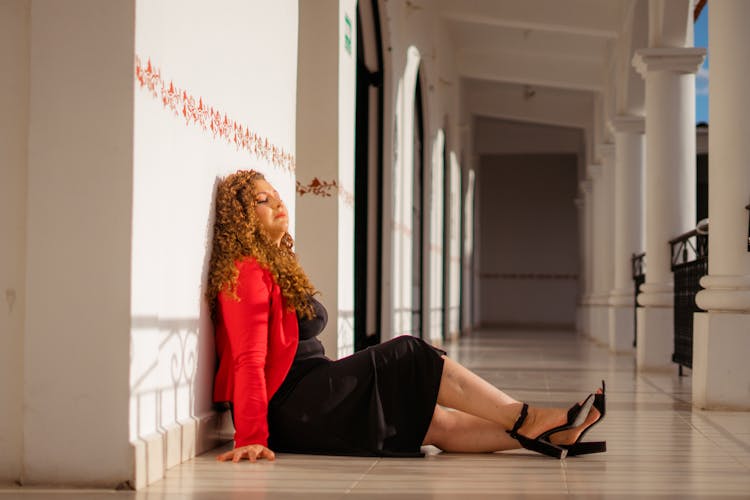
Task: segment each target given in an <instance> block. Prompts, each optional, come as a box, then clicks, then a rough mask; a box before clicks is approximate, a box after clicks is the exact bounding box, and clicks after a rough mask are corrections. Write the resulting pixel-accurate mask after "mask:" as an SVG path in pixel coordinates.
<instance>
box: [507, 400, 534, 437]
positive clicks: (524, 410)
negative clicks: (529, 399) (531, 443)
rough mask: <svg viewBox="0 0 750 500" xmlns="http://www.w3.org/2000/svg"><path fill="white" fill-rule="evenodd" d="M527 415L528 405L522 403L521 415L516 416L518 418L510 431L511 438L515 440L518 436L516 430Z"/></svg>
mask: <svg viewBox="0 0 750 500" xmlns="http://www.w3.org/2000/svg"><path fill="white" fill-rule="evenodd" d="M528 414H529V405H528V404H526V403H524V404H523V407H522V408H521V414H520V415H518V418H517V419H516V423H515V424H514V425H513V428H512V429H511V430H510V435H511V437H513V438H515V437H516V436H517V435H518V429H520V428H521V426H522V425H523V423H524V421H525V420H526V415H528Z"/></svg>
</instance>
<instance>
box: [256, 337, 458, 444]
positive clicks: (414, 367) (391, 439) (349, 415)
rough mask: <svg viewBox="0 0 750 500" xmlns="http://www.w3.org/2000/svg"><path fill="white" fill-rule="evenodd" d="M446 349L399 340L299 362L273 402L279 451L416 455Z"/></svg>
mask: <svg viewBox="0 0 750 500" xmlns="http://www.w3.org/2000/svg"><path fill="white" fill-rule="evenodd" d="M443 354H445V353H444V352H443V351H441V350H439V349H436V348H435V347H433V346H431V345H429V344H427V343H426V342H424V341H423V340H421V339H419V338H416V337H411V336H401V337H397V338H395V339H393V340H390V341H388V342H384V343H382V344H378V345H376V346H373V347H369V348H367V349H365V350H363V351H359V352H356V353H354V354H353V355H351V356H348V357H346V358H342V359H340V360H338V361H331V360H329V359H326V358H313V359H308V360H304V361H302V362H295V363H294V365H293V366H292V369H291V370H290V372H289V374H288V375H287V377H286V379H285V380H284V383H283V384H282V386H281V388H280V389H279V390H278V391H277V392H276V393H275V394H274V396H273V398H271V401H270V402H269V408H268V425H269V433H270V437H269V447H270V448H271V449H272V450H274V451H279V452H289V453H310V454H326V455H354V456H399V457H419V456H422V455H423V454H422V453H421V452H420V446H421V445H422V442H423V440H424V437H425V435H426V434H427V429H428V427H429V425H430V422H431V421H432V415H433V413H434V411H435V405H436V403H437V395H438V390H439V389H440V379H441V377H442V373H443V358H442V357H441V355H443Z"/></svg>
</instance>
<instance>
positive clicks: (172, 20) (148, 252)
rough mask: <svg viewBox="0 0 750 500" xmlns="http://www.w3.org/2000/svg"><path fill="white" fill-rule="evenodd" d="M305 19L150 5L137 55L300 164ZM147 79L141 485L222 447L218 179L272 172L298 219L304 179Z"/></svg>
mask: <svg viewBox="0 0 750 500" xmlns="http://www.w3.org/2000/svg"><path fill="white" fill-rule="evenodd" d="M297 15H298V10H297V2H296V1H292V0H286V1H281V2H273V3H270V4H269V3H268V2H263V1H260V0H257V1H250V2H248V1H245V0H222V1H219V2H213V3H212V4H211V5H210V6H208V5H207V4H206V3H205V2H202V1H199V0H190V1H185V0H164V1H160V2H152V1H148V0H139V1H138V2H137V3H136V37H135V53H136V57H137V60H139V61H140V65H141V67H142V68H144V69H145V68H147V65H148V62H149V61H150V62H151V64H152V70H153V71H152V72H155V71H156V69H157V68H158V71H159V72H160V77H161V82H163V83H164V86H165V89H166V90H168V88H169V85H170V84H172V85H173V86H175V87H177V88H179V90H180V92H181V91H184V92H185V93H186V94H187V95H188V96H192V97H193V98H194V103H193V104H194V105H196V106H197V105H199V103H200V102H202V104H203V106H204V107H212V108H214V109H215V110H217V111H218V112H219V113H220V116H221V119H222V120H223V119H224V117H225V116H226V117H227V119H228V120H229V121H230V122H232V121H233V122H235V123H237V124H238V125H241V126H242V127H243V129H249V130H251V131H252V132H254V133H255V134H257V135H259V136H261V137H262V138H263V140H265V139H267V140H268V141H269V143H270V144H272V145H275V146H277V147H278V148H281V149H283V150H284V151H285V152H287V153H291V154H293V153H294V149H295V115H296V86H297ZM136 76H137V75H134V74H132V72H131V75H130V81H129V82H130V85H131V86H132V87H133V88H134V92H135V125H134V127H135V132H134V159H133V239H132V254H133V255H132V291H131V301H132V302H131V310H130V313H131V316H132V338H131V345H130V349H131V360H130V426H129V435H130V438H131V439H132V440H134V442H135V443H136V446H137V457H138V463H139V470H138V476H139V477H138V481H139V485H140V484H143V477H144V475H145V478H146V479H145V482H151V481H153V480H154V479H158V478H159V477H160V476H161V474H162V473H163V470H164V469H166V468H168V467H170V466H172V465H175V464H176V463H179V462H180V461H182V460H184V459H186V458H189V457H190V456H191V455H193V454H195V453H196V452H201V451H202V449H203V448H205V447H206V446H210V444H211V443H212V442H213V441H211V440H210V439H208V441H206V442H204V441H205V440H206V439H207V436H206V432H210V426H208V425H207V422H209V421H210V419H211V415H212V412H211V398H212V385H213V375H214V346H213V329H212V326H211V320H210V314H209V311H208V309H207V305H206V302H205V300H204V298H203V293H204V287H205V279H206V273H207V270H208V261H209V258H210V245H211V237H212V224H213V203H214V197H213V195H214V190H215V185H216V182H217V179H218V177H220V176H223V175H226V174H228V173H231V172H233V171H235V170H238V169H250V168H254V169H257V170H260V171H262V172H263V173H264V174H266V177H267V179H268V180H269V182H271V183H272V184H273V185H274V186H275V187H276V189H278V190H279V192H280V193H281V196H282V198H283V200H284V202H285V203H286V204H287V206H288V207H289V210H290V212H292V211H294V208H295V185H294V182H295V175H294V172H292V171H290V170H288V169H285V168H283V166H279V165H276V164H274V163H273V162H272V161H270V160H269V159H268V158H265V157H263V156H261V155H259V154H257V153H254V152H253V151H252V150H248V149H245V148H243V147H241V146H238V145H237V143H236V142H235V141H234V137H235V133H234V131H232V132H231V133H230V134H229V135H228V136H227V137H226V138H225V137H222V135H221V134H220V133H219V134H217V133H215V132H213V131H212V130H211V129H210V127H209V128H206V127H204V126H201V124H200V122H199V121H196V120H188V119H186V118H185V116H184V115H183V114H182V109H183V104H184V102H183V101H182V100H180V99H179V97H178V104H177V106H176V108H175V109H176V110H177V112H174V111H173V110H172V109H171V108H170V106H169V105H168V104H165V103H164V101H163V100H162V98H163V93H162V87H161V85H160V84H159V85H157V88H156V89H155V92H152V91H150V90H149V88H148V85H147V84H145V85H142V84H141V82H140V81H139V80H138V79H137V78H136ZM145 81H148V78H147V77H145ZM179 95H180V93H179V92H178V96H179ZM208 125H210V124H208ZM292 223H293V221H292ZM291 230H292V231H293V230H294V228H292V229H291ZM202 425H203V427H208V430H206V429H203V430H202V427H201V426H202ZM196 428H197V431H196ZM146 457H148V460H146ZM154 462H156V464H154ZM146 463H147V464H148V466H149V468H148V469H145V468H143V467H145V464H146Z"/></svg>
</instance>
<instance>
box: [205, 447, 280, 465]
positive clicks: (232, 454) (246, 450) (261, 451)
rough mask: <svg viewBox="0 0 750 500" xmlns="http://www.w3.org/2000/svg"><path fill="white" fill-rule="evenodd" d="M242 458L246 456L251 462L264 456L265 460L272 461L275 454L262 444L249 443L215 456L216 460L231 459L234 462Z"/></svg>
mask: <svg viewBox="0 0 750 500" xmlns="http://www.w3.org/2000/svg"><path fill="white" fill-rule="evenodd" d="M243 458H246V459H248V460H250V461H251V462H255V461H256V460H258V459H259V458H265V459H266V460H268V461H271V462H272V461H273V460H275V459H276V455H275V454H274V453H273V452H272V451H271V450H269V449H268V448H266V447H265V446H263V445H262V444H249V445H247V446H240V447H239V448H235V449H233V450H231V451H227V452H225V453H222V454H221V455H218V456H217V457H216V460H218V461H219V462H226V461H227V460H231V461H232V462H235V463H236V462H239V461H240V460H242V459H243Z"/></svg>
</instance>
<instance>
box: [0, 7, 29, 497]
mask: <svg viewBox="0 0 750 500" xmlns="http://www.w3.org/2000/svg"><path fill="white" fill-rule="evenodd" d="M30 12H31V2H30V0H18V1H11V2H2V3H0V66H2V68H3V71H2V73H1V74H0V234H2V235H3V236H2V238H0V294H2V295H0V297H1V298H0V310H1V311H2V313H0V483H3V482H12V481H16V480H18V479H19V477H20V475H21V457H22V452H23V439H22V438H23V412H22V406H23V376H22V374H23V334H24V309H25V304H26V275H25V267H26V255H25V252H26V175H27V168H26V166H27V165H26V162H27V146H28V127H29V62H30V59H29V50H30V48H29V37H30Z"/></svg>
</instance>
